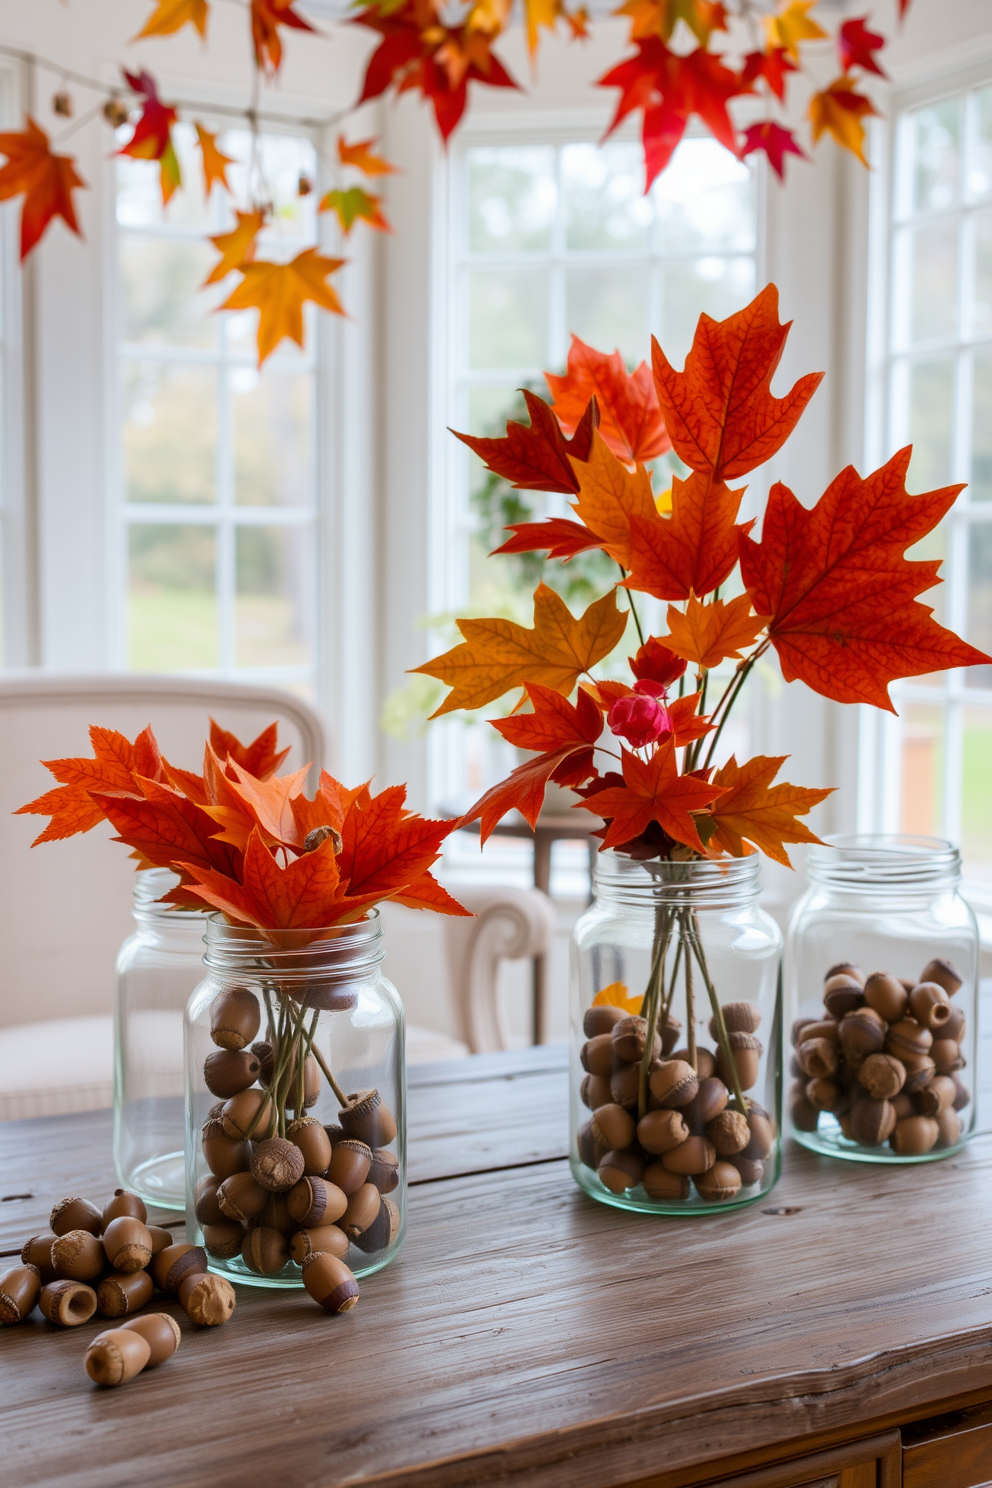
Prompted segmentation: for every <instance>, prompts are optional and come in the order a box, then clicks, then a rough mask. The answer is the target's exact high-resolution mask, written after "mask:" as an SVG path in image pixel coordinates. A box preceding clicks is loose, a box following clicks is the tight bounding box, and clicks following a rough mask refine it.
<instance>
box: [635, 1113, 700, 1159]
mask: <svg viewBox="0 0 992 1488" xmlns="http://www.w3.org/2000/svg"><path fill="white" fill-rule="evenodd" d="M625 1114H626V1113H625ZM688 1135H689V1128H688V1127H687V1126H686V1124H685V1121H684V1120H683V1118H682V1113H681V1112H680V1111H674V1110H671V1109H665V1110H660V1111H649V1112H648V1113H647V1115H646V1116H642V1117H641V1119H640V1121H639V1122H638V1123H637V1140H638V1142H639V1143H640V1145H641V1146H642V1147H643V1148H644V1151H645V1152H650V1153H652V1154H653V1155H659V1154H660V1153H662V1152H671V1150H672V1148H673V1147H678V1146H679V1145H680V1144H681V1143H682V1142H684V1141H685V1139H686V1137H687V1136H688ZM624 1145H627V1144H624Z"/></svg>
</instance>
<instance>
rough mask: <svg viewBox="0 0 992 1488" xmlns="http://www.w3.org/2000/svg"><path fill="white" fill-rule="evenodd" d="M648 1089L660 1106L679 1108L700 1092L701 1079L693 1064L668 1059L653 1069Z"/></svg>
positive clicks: (649, 1077)
mask: <svg viewBox="0 0 992 1488" xmlns="http://www.w3.org/2000/svg"><path fill="white" fill-rule="evenodd" d="M648 1089H649V1090H650V1091H651V1094H652V1096H653V1098H654V1099H655V1100H656V1101H657V1103H658V1105H659V1106H662V1107H672V1108H674V1109H676V1110H677V1109H679V1108H680V1107H682V1106H687V1105H688V1104H689V1102H690V1101H691V1100H693V1099H694V1098H695V1097H696V1096H697V1095H698V1094H699V1080H698V1077H697V1075H696V1071H695V1070H694V1069H693V1067H692V1065H691V1064H686V1063H685V1062H684V1061H683V1060H681V1059H668V1060H666V1061H665V1062H664V1063H663V1064H660V1065H659V1066H658V1067H657V1069H653V1070H652V1071H651V1074H650V1075H649V1076H648Z"/></svg>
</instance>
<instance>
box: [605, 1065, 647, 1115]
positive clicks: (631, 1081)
mask: <svg viewBox="0 0 992 1488" xmlns="http://www.w3.org/2000/svg"><path fill="white" fill-rule="evenodd" d="M640 1087H641V1066H640V1065H639V1064H621V1065H620V1067H619V1068H618V1069H616V1070H614V1072H613V1078H612V1080H611V1081H610V1099H611V1100H612V1101H614V1102H615V1103H616V1104H617V1105H618V1106H623V1107H624V1108H625V1110H628V1111H632V1110H633V1109H634V1107H635V1106H636V1105H637V1101H638V1096H639V1094H640Z"/></svg>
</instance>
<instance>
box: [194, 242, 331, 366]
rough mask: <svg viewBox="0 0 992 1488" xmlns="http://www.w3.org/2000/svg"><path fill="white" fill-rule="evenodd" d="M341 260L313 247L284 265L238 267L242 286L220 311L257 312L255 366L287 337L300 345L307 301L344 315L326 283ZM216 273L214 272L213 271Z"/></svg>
mask: <svg viewBox="0 0 992 1488" xmlns="http://www.w3.org/2000/svg"><path fill="white" fill-rule="evenodd" d="M344 262H345V260H344V259H343V258H325V257H324V256H323V254H321V253H318V252H317V249H316V248H306V249H304V251H303V252H302V253H298V254H297V256H296V257H295V258H294V259H293V260H292V261H291V262H290V263H286V264H280V263H269V262H268V261H267V260H264V259H258V260H256V261H255V262H254V263H246V264H242V265H241V269H240V272H241V274H242V275H243V278H242V280H241V283H240V284H239V285H238V286H237V287H236V288H235V289H234V290H233V291H232V293H231V294H230V295H229V296H228V298H227V299H226V300H225V301H224V303H223V305H221V307H220V308H221V309H222V310H258V312H259V320H258V365H259V366H261V365H262V363H263V362H264V361H265V359H266V357H269V356H271V355H272V353H273V352H274V351H275V349H276V347H277V346H278V345H279V343H280V341H284V340H286V339H287V338H288V339H289V340H291V341H295V342H296V344H297V346H302V345H303V306H304V304H305V302H306V301H307V300H312V301H313V302H314V304H315V305H320V306H321V308H322V309H324V310H330V311H331V312H332V313H333V314H334V315H343V314H344V309H343V307H342V304H341V301H340V300H339V299H338V297H337V295H336V294H335V292H334V290H333V289H332V288H331V286H330V285H329V284H328V283H327V278H328V276H329V275H330V274H334V273H336V272H337V270H338V269H340V268H341V266H342V265H343V264H344ZM214 272H215V273H216V269H215V270H214Z"/></svg>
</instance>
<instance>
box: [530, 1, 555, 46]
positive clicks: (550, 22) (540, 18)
mask: <svg viewBox="0 0 992 1488" xmlns="http://www.w3.org/2000/svg"><path fill="white" fill-rule="evenodd" d="M558 10H559V6H558V0H524V15H525V17H526V19H527V50H528V51H529V52H530V54H531V56H532V57H533V56H534V55H535V54H536V52H537V46H538V41H539V39H540V35H539V33H540V30H541V27H542V26H543V27H544V28H545V30H547V31H553V30H554V29H555V21H556V20H557V18H558Z"/></svg>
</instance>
